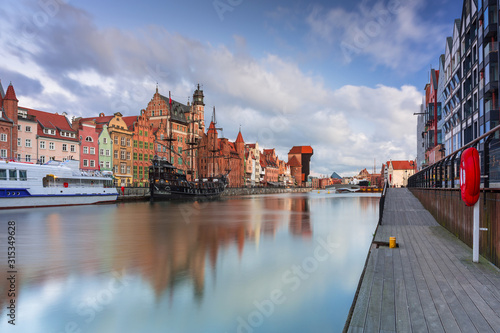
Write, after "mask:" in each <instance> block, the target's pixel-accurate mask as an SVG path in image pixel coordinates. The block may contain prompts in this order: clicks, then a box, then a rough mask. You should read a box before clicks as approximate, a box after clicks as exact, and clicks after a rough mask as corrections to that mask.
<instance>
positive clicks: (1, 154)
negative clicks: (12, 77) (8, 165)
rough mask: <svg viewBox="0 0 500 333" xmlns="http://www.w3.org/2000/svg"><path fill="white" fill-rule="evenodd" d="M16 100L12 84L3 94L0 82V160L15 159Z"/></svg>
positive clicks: (16, 143) (16, 142)
mask: <svg viewBox="0 0 500 333" xmlns="http://www.w3.org/2000/svg"><path fill="white" fill-rule="evenodd" d="M18 102H19V101H18V100H17V97H16V92H15V91H14V87H13V86H12V83H11V84H9V86H8V88H7V92H5V93H4V90H3V87H2V85H1V82H0V107H1V114H0V158H2V159H15V158H17V145H18V140H17V131H18V127H17V108H18Z"/></svg>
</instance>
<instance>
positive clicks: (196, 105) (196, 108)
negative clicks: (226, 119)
mask: <svg viewBox="0 0 500 333" xmlns="http://www.w3.org/2000/svg"><path fill="white" fill-rule="evenodd" d="M204 97H205V96H204V95H203V90H202V89H200V85H199V84H198V87H197V89H196V90H195V91H194V93H193V106H192V107H193V112H194V120H195V121H198V124H199V129H200V132H201V133H205V102H204V100H203V98H204Z"/></svg>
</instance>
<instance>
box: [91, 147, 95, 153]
mask: <svg viewBox="0 0 500 333" xmlns="http://www.w3.org/2000/svg"><path fill="white" fill-rule="evenodd" d="M90 154H91V155H95V148H94V147H90Z"/></svg>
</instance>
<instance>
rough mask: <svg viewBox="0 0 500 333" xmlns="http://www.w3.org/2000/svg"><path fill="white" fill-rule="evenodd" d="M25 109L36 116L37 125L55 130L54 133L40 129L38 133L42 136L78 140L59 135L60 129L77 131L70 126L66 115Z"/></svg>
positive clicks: (71, 131)
mask: <svg viewBox="0 0 500 333" xmlns="http://www.w3.org/2000/svg"><path fill="white" fill-rule="evenodd" d="M26 110H27V111H28V115H30V116H35V117H36V120H37V122H38V125H39V126H40V127H41V129H42V130H43V129H44V128H48V129H55V130H56V135H48V134H44V133H43V131H40V132H39V133H38V135H40V136H43V137H50V138H57V139H62V140H69V141H78V138H76V137H75V138H69V137H63V136H61V133H60V131H64V132H70V133H77V131H75V130H74V129H73V128H72V127H71V124H70V123H69V122H68V119H67V118H66V116H64V115H60V114H57V113H49V112H45V111H38V110H33V109H26Z"/></svg>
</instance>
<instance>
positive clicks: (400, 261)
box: [344, 188, 500, 332]
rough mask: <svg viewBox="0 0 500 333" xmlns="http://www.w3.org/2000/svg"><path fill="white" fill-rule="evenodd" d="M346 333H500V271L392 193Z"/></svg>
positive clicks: (414, 203)
mask: <svg viewBox="0 0 500 333" xmlns="http://www.w3.org/2000/svg"><path fill="white" fill-rule="evenodd" d="M471 224H472V221H471ZM389 237H396V242H397V245H398V247H396V248H389V246H388V243H389ZM386 243H387V245H386ZM344 331H347V332H500V270H499V269H498V268H497V267H495V266H494V265H492V264H491V263H490V262H489V261H487V260H486V259H484V258H483V257H481V258H480V261H479V263H473V262H472V249H471V248H470V247H468V246H467V245H466V244H464V243H463V242H462V241H460V240H459V239H458V238H457V237H455V236H454V235H453V234H451V233H450V232H449V231H447V230H446V229H445V228H444V227H442V226H441V225H439V224H438V223H437V222H436V220H435V219H434V218H433V216H432V215H431V214H430V213H429V212H428V211H427V210H426V209H425V208H424V207H423V206H422V204H421V203H420V202H419V200H418V199H417V198H416V197H415V196H414V195H413V194H412V193H411V192H410V191H409V190H408V189H405V188H402V189H393V188H391V189H389V190H388V192H387V196H386V198H385V205H384V209H383V218H382V221H381V224H380V225H379V226H378V228H377V230H376V232H375V235H374V241H373V244H372V246H371V248H370V252H369V255H368V258H367V262H366V267H365V270H364V273H363V275H362V277H361V281H360V287H359V290H358V292H357V296H356V298H355V300H354V303H353V308H352V311H351V313H350V315H349V318H348V319H347V322H346V326H345V329H344Z"/></svg>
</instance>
